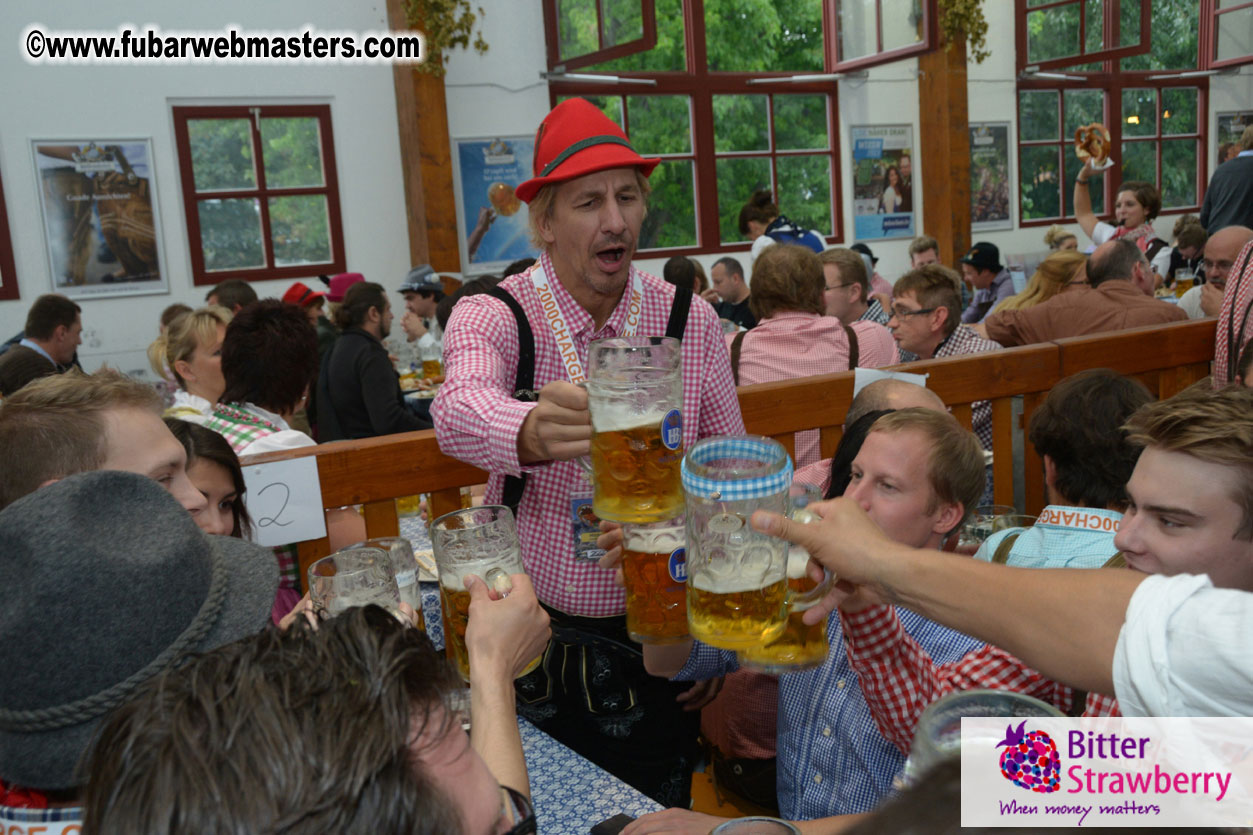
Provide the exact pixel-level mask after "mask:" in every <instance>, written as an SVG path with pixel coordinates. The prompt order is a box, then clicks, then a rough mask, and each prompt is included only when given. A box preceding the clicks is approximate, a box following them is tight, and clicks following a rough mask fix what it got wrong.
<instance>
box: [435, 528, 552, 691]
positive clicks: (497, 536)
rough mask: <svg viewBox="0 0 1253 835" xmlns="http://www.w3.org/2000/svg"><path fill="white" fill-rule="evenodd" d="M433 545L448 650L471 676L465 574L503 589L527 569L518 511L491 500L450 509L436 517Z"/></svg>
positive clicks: (536, 662)
mask: <svg viewBox="0 0 1253 835" xmlns="http://www.w3.org/2000/svg"><path fill="white" fill-rule="evenodd" d="M431 545H432V548H433V550H434V552H435V567H436V570H437V571H438V572H439V596H440V606H441V608H442V609H443V615H444V651H445V654H446V655H447V656H448V658H449V660H450V661H452V662H453V663H455V664H456V665H457V671H458V672H460V673H461V677H462V678H463V679H465V680H466V681H469V680H470V656H469V654H468V653H467V652H466V626H467V625H468V624H469V622H470V592H469V591H468V590H467V589H466V587H465V578H466V577H468V576H470V575H471V574H473V575H476V576H477V577H479V578H480V579H482V580H483V582H485V583H487V585H488V587H489V588H492V589H494V590H495V591H497V592H499V593H500V594H502V595H503V594H508V593H509V591H510V590H511V589H512V588H513V582H512V580H511V579H510V577H509V575H511V574H524V573H526V572H525V570H524V569H523V567H522V547H521V545H520V544H519V543H518V529H517V528H516V527H515V526H514V522H513V512H512V511H510V510H509V508H507V507H504V506H501V505H485V506H483V507H472V508H470V509H468V510H454V511H453V512H452V513H445V514H444V515H443V516H441V517H439V518H438V519H436V520H435V521H434V522H432V523H431ZM542 659H543V656H542V655H540V656H536V658H535V660H534V661H532V662H531V663H530V664H528V665H527V668H526V669H525V670H523V671H522V672H521V673H519V674H518V677H519V678H520V677H522V676H524V675H526V674H527V673H529V672H531V671H532V670H534V669H535V668H536V667H538V666H539V663H540V661H541V660H542Z"/></svg>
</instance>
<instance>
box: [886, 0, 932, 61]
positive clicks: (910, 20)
mask: <svg viewBox="0 0 1253 835" xmlns="http://www.w3.org/2000/svg"><path fill="white" fill-rule="evenodd" d="M882 7H883V51H884V52H886V51H888V50H890V49H900V48H901V47H904V46H913V45H914V44H917V43H922V0H883V3H882Z"/></svg>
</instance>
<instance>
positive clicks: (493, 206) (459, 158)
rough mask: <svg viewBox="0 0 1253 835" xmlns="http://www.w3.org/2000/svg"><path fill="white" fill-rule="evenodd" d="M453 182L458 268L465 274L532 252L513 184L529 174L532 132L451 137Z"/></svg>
mask: <svg viewBox="0 0 1253 835" xmlns="http://www.w3.org/2000/svg"><path fill="white" fill-rule="evenodd" d="M452 144H453V153H452V159H453V182H454V183H455V188H456V190H457V229H458V231H459V233H460V238H461V268H462V271H463V272H464V273H465V274H466V275H467V276H470V275H476V274H482V273H489V272H496V273H499V272H500V270H502V269H504V268H505V267H507V266H508V265H509V264H510V263H511V262H513V261H517V260H518V259H519V258H528V257H529V258H536V257H538V256H539V252H538V251H537V250H536V249H535V247H533V246H532V245H531V237H530V229H529V227H528V224H527V210H526V204H525V203H523V202H522V201H521V200H519V199H518V196H517V195H516V194H514V191H513V190H514V189H515V188H517V187H518V185H519V184H520V183H522V182H525V181H526V180H529V179H531V161H532V159H533V158H534V156H535V138H534V137H533V136H496V137H491V138H485V139H483V138H480V139H454V140H453V141H452Z"/></svg>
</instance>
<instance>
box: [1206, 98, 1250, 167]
mask: <svg viewBox="0 0 1253 835" xmlns="http://www.w3.org/2000/svg"><path fill="white" fill-rule="evenodd" d="M1214 115H1215V116H1216V117H1217V120H1218V125H1217V127H1218V130H1216V131H1214V166H1215V167H1217V166H1219V165H1222V164H1223V163H1224V162H1227V161H1228V160H1232V159H1235V158H1236V155H1237V154H1239V153H1240V145H1239V143H1240V134H1242V133H1244V129H1245V128H1247V127H1248V126H1249V125H1253V110H1240V111H1235V112H1232V113H1216V114H1214Z"/></svg>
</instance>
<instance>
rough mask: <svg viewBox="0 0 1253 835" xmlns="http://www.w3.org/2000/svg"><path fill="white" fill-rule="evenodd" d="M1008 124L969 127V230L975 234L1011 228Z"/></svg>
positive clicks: (985, 123) (998, 123) (1010, 174)
mask: <svg viewBox="0 0 1253 835" xmlns="http://www.w3.org/2000/svg"><path fill="white" fill-rule="evenodd" d="M1013 170H1014V169H1013V167H1012V166H1011V165H1010V164H1009V122H972V123H971V124H970V228H971V229H972V230H974V231H976V232H986V231H989V230H993V229H1013V228H1014V219H1013V218H1012V217H1010V214H1009V196H1010V195H1011V194H1013V193H1014V187H1013V183H1012V182H1011V177H1012V173H1011V172H1012V171H1013Z"/></svg>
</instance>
